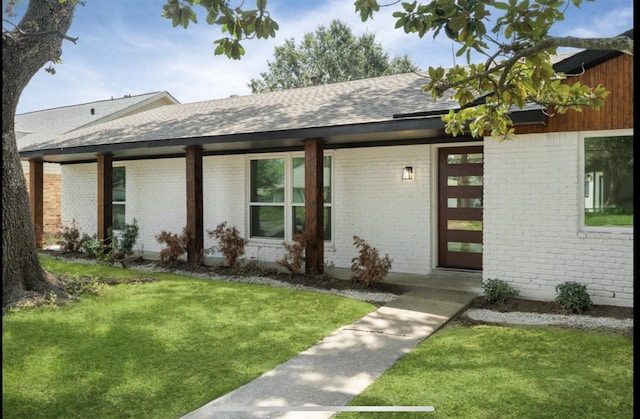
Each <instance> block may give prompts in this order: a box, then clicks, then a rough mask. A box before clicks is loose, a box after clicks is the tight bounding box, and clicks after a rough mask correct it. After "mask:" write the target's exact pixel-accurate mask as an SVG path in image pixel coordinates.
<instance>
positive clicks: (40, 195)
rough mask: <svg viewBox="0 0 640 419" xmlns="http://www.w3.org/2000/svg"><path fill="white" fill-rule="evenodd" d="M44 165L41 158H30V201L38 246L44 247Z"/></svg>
mask: <svg viewBox="0 0 640 419" xmlns="http://www.w3.org/2000/svg"><path fill="white" fill-rule="evenodd" d="M43 185H44V165H43V163H42V160H40V159H29V198H30V200H29V202H30V203H31V219H32V220H33V228H34V233H35V236H36V247H38V248H42V245H43V242H44V240H43V234H44V211H43V207H44V186H43Z"/></svg>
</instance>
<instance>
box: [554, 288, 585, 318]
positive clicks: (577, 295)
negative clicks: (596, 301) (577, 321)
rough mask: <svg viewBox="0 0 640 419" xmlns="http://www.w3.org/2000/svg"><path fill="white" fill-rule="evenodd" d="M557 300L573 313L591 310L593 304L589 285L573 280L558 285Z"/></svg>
mask: <svg viewBox="0 0 640 419" xmlns="http://www.w3.org/2000/svg"><path fill="white" fill-rule="evenodd" d="M556 302H557V303H559V304H560V305H561V306H562V307H564V308H565V310H567V311H569V312H571V313H580V312H582V311H586V310H589V309H590V308H591V306H592V305H593V303H592V302H591V297H589V293H588V292H587V286H586V285H583V284H580V283H578V282H573V281H569V282H563V283H562V284H558V285H556Z"/></svg>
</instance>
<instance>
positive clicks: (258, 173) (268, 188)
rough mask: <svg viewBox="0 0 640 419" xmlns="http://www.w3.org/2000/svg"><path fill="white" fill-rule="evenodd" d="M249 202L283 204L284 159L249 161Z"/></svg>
mask: <svg viewBox="0 0 640 419" xmlns="http://www.w3.org/2000/svg"><path fill="white" fill-rule="evenodd" d="M251 202H282V203H284V159H264V160H251Z"/></svg>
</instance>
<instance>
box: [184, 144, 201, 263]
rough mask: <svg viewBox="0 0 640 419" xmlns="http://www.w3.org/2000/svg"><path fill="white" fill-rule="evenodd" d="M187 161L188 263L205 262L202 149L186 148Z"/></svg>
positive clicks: (195, 147)
mask: <svg viewBox="0 0 640 419" xmlns="http://www.w3.org/2000/svg"><path fill="white" fill-rule="evenodd" d="M185 151H186V159H187V164H186V166H187V233H188V234H189V241H188V244H187V261H188V262H189V263H195V264H200V263H202V262H203V256H204V254H203V250H204V233H203V226H204V222H203V218H204V217H203V205H202V147H201V146H188V147H187V148H185Z"/></svg>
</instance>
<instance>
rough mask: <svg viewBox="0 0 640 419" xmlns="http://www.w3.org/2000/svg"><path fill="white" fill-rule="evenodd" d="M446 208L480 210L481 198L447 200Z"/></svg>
mask: <svg viewBox="0 0 640 419" xmlns="http://www.w3.org/2000/svg"><path fill="white" fill-rule="evenodd" d="M447 208H482V198H447Z"/></svg>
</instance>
